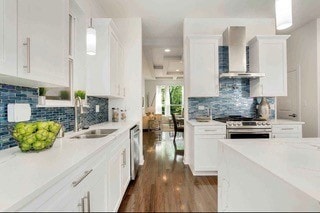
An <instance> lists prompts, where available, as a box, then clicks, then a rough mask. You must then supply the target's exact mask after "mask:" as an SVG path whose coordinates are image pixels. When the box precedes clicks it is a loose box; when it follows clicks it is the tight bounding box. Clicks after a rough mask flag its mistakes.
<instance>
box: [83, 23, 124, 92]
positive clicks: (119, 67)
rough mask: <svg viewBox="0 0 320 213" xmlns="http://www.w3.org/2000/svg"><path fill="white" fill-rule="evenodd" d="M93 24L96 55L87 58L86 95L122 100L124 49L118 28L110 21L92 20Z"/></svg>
mask: <svg viewBox="0 0 320 213" xmlns="http://www.w3.org/2000/svg"><path fill="white" fill-rule="evenodd" d="M93 23H94V24H93V25H94V28H95V29H96V32H97V53H96V55H94V56H88V57H87V63H88V66H87V67H88V71H87V93H88V95H91V96H98V97H113V98H123V97H124V96H125V86H124V83H123V76H124V49H123V47H122V44H121V41H120V39H119V36H118V35H119V32H118V28H117V27H116V25H115V24H114V22H113V21H112V20H111V19H105V18H101V19H94V21H93Z"/></svg>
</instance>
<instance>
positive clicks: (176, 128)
mask: <svg viewBox="0 0 320 213" xmlns="http://www.w3.org/2000/svg"><path fill="white" fill-rule="evenodd" d="M171 116H172V121H173V127H174V137H173V145H174V149H175V150H176V151H177V144H176V137H177V132H182V133H184V127H180V126H178V123H177V119H176V116H175V115H174V114H173V113H172V114H171Z"/></svg>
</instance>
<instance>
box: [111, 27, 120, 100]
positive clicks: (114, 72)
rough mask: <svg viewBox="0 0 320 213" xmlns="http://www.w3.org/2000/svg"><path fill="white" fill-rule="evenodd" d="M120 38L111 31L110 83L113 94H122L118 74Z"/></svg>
mask: <svg viewBox="0 0 320 213" xmlns="http://www.w3.org/2000/svg"><path fill="white" fill-rule="evenodd" d="M118 49H119V47H118V39H117V38H116V36H115V34H114V33H113V31H111V32H110V85H111V95H113V96H119V95H120V85H119V74H118V58H119V53H118Z"/></svg>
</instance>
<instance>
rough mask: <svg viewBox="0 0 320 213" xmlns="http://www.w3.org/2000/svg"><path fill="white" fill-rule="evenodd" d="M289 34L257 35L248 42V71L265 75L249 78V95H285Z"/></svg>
mask: <svg viewBox="0 0 320 213" xmlns="http://www.w3.org/2000/svg"><path fill="white" fill-rule="evenodd" d="M288 37H289V36H286V35H276V36H257V37H256V38H254V39H253V40H252V41H250V42H249V47H250V53H249V54H250V60H249V61H250V72H259V73H265V74H266V76H265V77H262V78H258V79H252V80H250V96H251V97H259V96H265V97H275V96H286V95H287V44H286V40H287V39H288Z"/></svg>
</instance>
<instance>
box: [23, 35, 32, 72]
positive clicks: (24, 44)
mask: <svg viewBox="0 0 320 213" xmlns="http://www.w3.org/2000/svg"><path fill="white" fill-rule="evenodd" d="M30 45H31V42H30V38H29V37H28V38H27V42H26V43H23V46H27V65H26V66H23V68H25V69H27V72H28V73H30V72H31V66H30Z"/></svg>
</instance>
